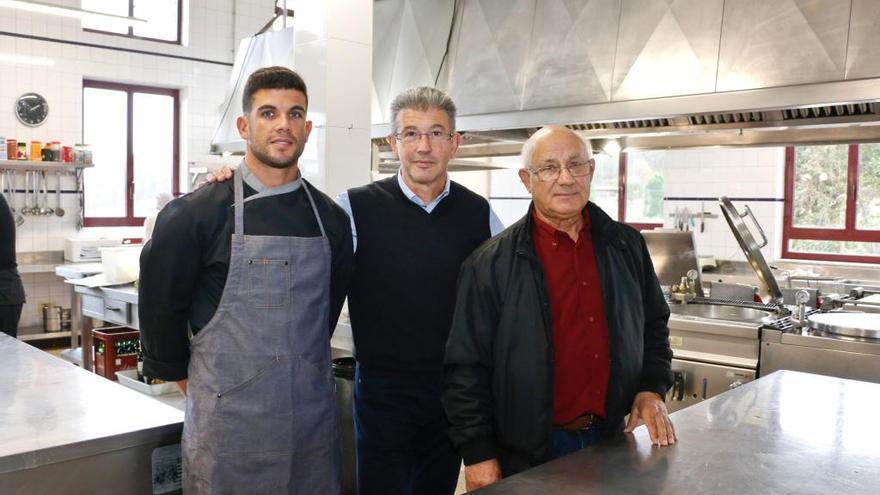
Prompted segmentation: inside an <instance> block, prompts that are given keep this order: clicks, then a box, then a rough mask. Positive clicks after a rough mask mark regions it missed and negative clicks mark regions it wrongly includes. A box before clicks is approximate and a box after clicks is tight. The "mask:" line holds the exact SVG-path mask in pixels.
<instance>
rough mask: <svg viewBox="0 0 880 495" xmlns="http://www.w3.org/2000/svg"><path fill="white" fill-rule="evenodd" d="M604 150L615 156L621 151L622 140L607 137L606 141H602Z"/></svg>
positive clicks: (607, 153)
mask: <svg viewBox="0 0 880 495" xmlns="http://www.w3.org/2000/svg"><path fill="white" fill-rule="evenodd" d="M602 151H604V152H605V154H606V155H610V156H614V155H617V154H619V153H620V141H618V140H616V139H606V140H605V142H604V143H602Z"/></svg>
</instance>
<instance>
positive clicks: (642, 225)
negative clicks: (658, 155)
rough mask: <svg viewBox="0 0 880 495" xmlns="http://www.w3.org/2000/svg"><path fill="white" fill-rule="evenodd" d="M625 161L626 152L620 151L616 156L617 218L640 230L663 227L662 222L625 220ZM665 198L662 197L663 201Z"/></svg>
mask: <svg viewBox="0 0 880 495" xmlns="http://www.w3.org/2000/svg"><path fill="white" fill-rule="evenodd" d="M626 163H627V154H626V152H624V151H621V152H620V157H619V158H618V166H617V173H618V177H617V184H618V185H617V217H618V218H617V220H618V221H619V222H621V223H625V224H626V225H629V226H630V227H632V228H634V229H636V230H638V231H642V230H653V229H656V228H660V227H663V223H662V222H661V223H650V222H628V221H627V220H626ZM665 200H666V198H665V197H664V201H665Z"/></svg>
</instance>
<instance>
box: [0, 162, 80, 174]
mask: <svg viewBox="0 0 880 495" xmlns="http://www.w3.org/2000/svg"><path fill="white" fill-rule="evenodd" d="M94 166H95V165H94V164H93V163H89V164H86V163H67V162H32V161H30V160H0V169H4V170H42V171H46V172H49V171H51V172H55V171H59V170H60V171H62V172H63V171H70V172H73V171H75V170H76V169H80V168H91V167H94Z"/></svg>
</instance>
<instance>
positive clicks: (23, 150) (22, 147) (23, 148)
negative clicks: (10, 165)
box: [18, 143, 27, 160]
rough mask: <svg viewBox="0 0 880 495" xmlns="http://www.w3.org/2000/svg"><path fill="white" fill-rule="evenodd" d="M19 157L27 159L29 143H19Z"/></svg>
mask: <svg viewBox="0 0 880 495" xmlns="http://www.w3.org/2000/svg"><path fill="white" fill-rule="evenodd" d="M18 159H19V160H27V143H18Z"/></svg>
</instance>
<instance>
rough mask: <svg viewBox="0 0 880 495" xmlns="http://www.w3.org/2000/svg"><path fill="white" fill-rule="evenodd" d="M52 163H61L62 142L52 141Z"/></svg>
mask: <svg viewBox="0 0 880 495" xmlns="http://www.w3.org/2000/svg"><path fill="white" fill-rule="evenodd" d="M51 149H52V161H54V162H60V161H61V141H52V146H51Z"/></svg>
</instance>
